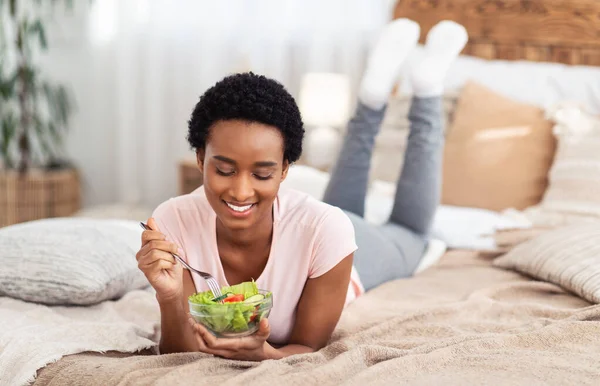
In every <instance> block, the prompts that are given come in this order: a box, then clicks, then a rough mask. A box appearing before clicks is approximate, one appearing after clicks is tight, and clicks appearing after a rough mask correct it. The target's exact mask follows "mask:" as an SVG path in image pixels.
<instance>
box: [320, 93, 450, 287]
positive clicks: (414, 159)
mask: <svg viewBox="0 0 600 386" xmlns="http://www.w3.org/2000/svg"><path fill="white" fill-rule="evenodd" d="M384 114H385V107H384V108H383V109H381V110H373V109H370V108H369V107H367V106H365V105H363V104H360V103H359V105H358V106H357V109H356V112H355V115H354V117H353V118H352V120H351V121H350V122H349V124H348V131H347V134H346V137H345V139H344V143H343V145H342V149H341V151H340V155H339V158H338V161H337V163H336V165H335V167H334V168H333V171H332V175H331V179H330V181H329V185H328V186H327V189H326V191H325V196H324V201H325V202H327V203H329V204H331V205H335V206H338V207H340V208H341V209H343V210H344V211H346V213H347V214H348V216H349V217H350V219H351V220H352V223H353V224H354V229H355V232H356V243H357V245H358V250H357V251H356V253H355V254H354V264H355V266H356V269H357V271H358V273H359V275H360V278H361V281H362V283H363V285H364V286H365V289H366V290H369V289H371V288H374V287H376V286H378V285H380V284H382V283H384V282H386V281H389V280H394V279H399V278H403V277H408V276H410V275H412V274H413V272H414V271H415V269H416V268H417V266H418V265H419V262H420V261H421V258H422V257H423V253H424V251H425V247H426V246H427V242H428V233H429V230H430V227H431V223H432V221H433V217H434V215H435V211H436V208H437V206H438V203H439V200H440V190H441V167H442V150H443V146H444V133H443V127H442V125H443V124H442V100H441V98H440V97H431V98H417V97H414V98H413V100H412V105H411V108H410V112H409V120H410V134H409V136H408V143H407V147H406V152H405V155H404V164H403V166H402V171H401V174H400V177H399V179H398V182H397V187H396V194H395V198H394V206H393V209H392V213H391V215H390V218H389V220H388V222H387V223H385V224H383V225H379V226H376V225H372V224H370V223H368V222H367V221H366V220H364V218H363V216H364V211H365V197H366V193H367V184H368V179H369V170H370V166H371V155H372V153H373V146H374V144H375V137H376V136H377V134H378V133H379V128H380V125H381V121H382V120H383V117H384Z"/></svg>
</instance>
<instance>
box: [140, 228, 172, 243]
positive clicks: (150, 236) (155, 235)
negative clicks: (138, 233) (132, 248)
mask: <svg viewBox="0 0 600 386" xmlns="http://www.w3.org/2000/svg"><path fill="white" fill-rule="evenodd" d="M166 239H167V237H166V236H165V235H163V234H162V233H160V232H157V231H143V232H142V245H145V244H147V243H149V242H150V241H153V240H166Z"/></svg>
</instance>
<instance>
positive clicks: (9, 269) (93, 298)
mask: <svg viewBox="0 0 600 386" xmlns="http://www.w3.org/2000/svg"><path fill="white" fill-rule="evenodd" d="M141 232H142V230H141V228H140V227H139V224H137V223H135V222H129V221H117V220H100V219H94V220H92V219H76V218H58V219H48V220H39V221H33V222H28V223H22V224H18V225H13V226H10V227H5V228H1V229H0V266H1V267H2V269H1V270H0V296H10V297H13V298H16V299H22V300H26V301H30V302H37V303H43V304H56V305H68V304H74V305H88V304H95V303H98V302H101V301H103V300H108V299H115V298H119V297H121V296H123V295H124V294H126V293H127V292H128V291H131V290H133V289H138V288H142V287H145V286H147V285H148V281H147V280H146V278H145V277H144V275H143V274H142V272H141V271H140V270H139V269H138V267H137V262H136V260H135V254H136V252H137V251H138V249H139V248H140V237H141Z"/></svg>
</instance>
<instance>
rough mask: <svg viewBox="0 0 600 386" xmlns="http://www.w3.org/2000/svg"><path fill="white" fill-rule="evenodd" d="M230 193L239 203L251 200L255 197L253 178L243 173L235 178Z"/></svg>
mask: <svg viewBox="0 0 600 386" xmlns="http://www.w3.org/2000/svg"><path fill="white" fill-rule="evenodd" d="M230 194H231V197H232V198H233V199H234V200H235V201H237V202H239V203H244V202H247V201H249V200H250V199H251V198H252V197H254V187H253V186H252V181H251V179H250V178H249V177H246V176H243V175H241V176H238V177H237V178H235V180H234V183H233V186H232V189H231V193H230Z"/></svg>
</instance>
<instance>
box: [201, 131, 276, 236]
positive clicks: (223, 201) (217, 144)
mask: <svg viewBox="0 0 600 386" xmlns="http://www.w3.org/2000/svg"><path fill="white" fill-rule="evenodd" d="M283 152H284V141H283V136H282V135H281V133H280V131H279V130H278V129H276V128H275V127H272V126H268V125H264V124H261V123H254V122H247V121H242V120H226V121H217V122H216V123H215V124H214V125H213V126H212V127H211V128H210V135H209V137H208V140H207V143H206V148H205V150H204V151H198V154H197V156H198V164H199V166H200V168H201V170H203V173H204V190H205V192H206V197H207V199H208V202H209V203H210V205H211V206H212V208H213V209H214V211H215V212H216V214H217V217H218V218H219V220H220V221H221V223H222V224H223V225H224V226H225V227H226V228H228V229H230V230H244V229H250V228H251V227H253V226H254V225H257V224H260V223H262V222H263V221H269V220H270V219H271V214H272V207H273V201H274V200H275V198H276V196H277V192H278V191H279V185H280V184H281V182H282V181H283V180H284V179H285V177H286V175H287V171H288V163H287V162H284V161H283Z"/></svg>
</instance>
